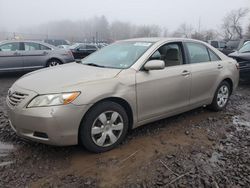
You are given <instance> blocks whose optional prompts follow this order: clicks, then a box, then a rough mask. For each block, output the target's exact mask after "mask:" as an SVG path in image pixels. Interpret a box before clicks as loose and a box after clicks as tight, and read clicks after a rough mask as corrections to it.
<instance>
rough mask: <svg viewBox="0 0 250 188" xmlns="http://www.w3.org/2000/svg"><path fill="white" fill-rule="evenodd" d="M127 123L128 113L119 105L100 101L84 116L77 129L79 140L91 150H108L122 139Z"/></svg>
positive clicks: (125, 132)
mask: <svg viewBox="0 0 250 188" xmlns="http://www.w3.org/2000/svg"><path fill="white" fill-rule="evenodd" d="M128 123H129V121H128V115H127V113H126V111H125V110H124V108H123V107H122V106H121V105H119V104H117V103H115V102H110V101H105V102H101V103H99V104H97V105H96V106H94V107H93V108H92V109H90V111H89V112H88V113H87V114H86V116H85V117H84V119H83V121H82V123H81V126H80V130H79V138H80V142H81V144H82V145H83V146H84V147H85V148H86V149H87V150H89V151H91V152H95V153H100V152H105V151H109V150H111V149H113V148H115V147H116V146H117V145H118V144H120V143H121V142H122V141H123V140H124V138H125V136H126V134H127V131H128Z"/></svg>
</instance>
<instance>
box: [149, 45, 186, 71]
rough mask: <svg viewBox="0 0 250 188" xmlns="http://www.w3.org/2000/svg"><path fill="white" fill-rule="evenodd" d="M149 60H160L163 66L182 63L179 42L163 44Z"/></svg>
mask: <svg viewBox="0 0 250 188" xmlns="http://www.w3.org/2000/svg"><path fill="white" fill-rule="evenodd" d="M149 60H162V61H164V62H165V66H166V67H168V66H176V65H181V64H183V58H182V51H181V47H180V44H179V43H171V44H165V45H163V46H161V47H160V48H159V49H158V50H157V51H156V52H155V53H154V54H153V55H152V56H151V57H150V58H149Z"/></svg>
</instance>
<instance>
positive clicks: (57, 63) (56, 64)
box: [47, 59, 62, 67]
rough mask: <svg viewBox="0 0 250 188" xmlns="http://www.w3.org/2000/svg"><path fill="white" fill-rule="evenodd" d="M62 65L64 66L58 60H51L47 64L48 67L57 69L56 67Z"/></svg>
mask: <svg viewBox="0 0 250 188" xmlns="http://www.w3.org/2000/svg"><path fill="white" fill-rule="evenodd" d="M61 64H62V62H61V61H60V60H58V59H50V60H49V61H48V63H47V67H55V66H58V65H61Z"/></svg>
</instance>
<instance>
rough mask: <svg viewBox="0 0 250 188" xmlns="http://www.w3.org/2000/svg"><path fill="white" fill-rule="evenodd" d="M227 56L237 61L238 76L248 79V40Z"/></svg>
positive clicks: (249, 42)
mask: <svg viewBox="0 0 250 188" xmlns="http://www.w3.org/2000/svg"><path fill="white" fill-rule="evenodd" d="M228 56H229V57H232V58H234V59H235V60H236V61H237V62H238V63H239V68H240V78H241V79H250V41H248V42H246V43H245V44H244V45H243V46H242V47H241V48H240V49H239V50H238V51H235V52H233V53H231V54H229V55H228Z"/></svg>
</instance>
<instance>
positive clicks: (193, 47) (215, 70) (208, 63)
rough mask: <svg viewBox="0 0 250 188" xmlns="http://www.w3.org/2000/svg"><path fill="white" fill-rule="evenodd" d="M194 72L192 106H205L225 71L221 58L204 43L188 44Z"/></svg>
mask: <svg viewBox="0 0 250 188" xmlns="http://www.w3.org/2000/svg"><path fill="white" fill-rule="evenodd" d="M185 47H186V50H187V54H188V56H189V58H188V59H189V63H190V64H191V71H192V86H191V93H190V104H191V105H203V104H206V103H207V102H208V101H210V99H211V97H213V95H214V88H215V87H217V84H218V80H219V77H220V73H221V71H222V69H223V65H222V64H221V60H220V58H219V57H218V56H217V55H216V54H215V53H214V52H213V51H212V50H211V49H209V48H208V47H207V46H205V45H203V44H202V43H196V42H186V43H185Z"/></svg>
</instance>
